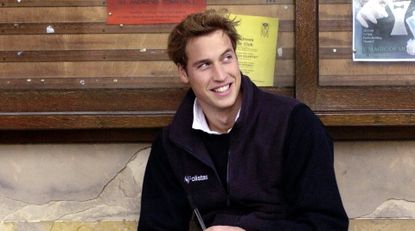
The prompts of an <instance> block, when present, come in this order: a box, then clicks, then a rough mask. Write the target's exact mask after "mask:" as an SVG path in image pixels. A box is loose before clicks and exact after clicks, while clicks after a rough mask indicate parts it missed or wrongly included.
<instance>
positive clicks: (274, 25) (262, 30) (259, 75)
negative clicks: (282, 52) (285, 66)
mask: <svg viewBox="0 0 415 231" xmlns="http://www.w3.org/2000/svg"><path fill="white" fill-rule="evenodd" d="M230 17H232V18H233V17H236V20H239V21H240V23H239V25H238V27H237V28H236V29H237V30H238V33H239V34H240V35H241V40H240V42H239V43H238V46H237V48H236V53H237V55H238V60H239V64H240V67H241V70H242V73H244V74H245V75H247V76H249V77H250V78H251V80H252V81H253V82H254V83H255V84H256V85H257V86H273V85H274V71H275V64H276V53H277V37H278V18H271V17H260V16H248V15H237V14H231V15H230Z"/></svg>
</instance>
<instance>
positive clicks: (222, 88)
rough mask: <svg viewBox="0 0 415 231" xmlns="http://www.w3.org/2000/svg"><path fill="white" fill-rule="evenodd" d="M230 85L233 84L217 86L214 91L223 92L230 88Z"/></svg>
mask: <svg viewBox="0 0 415 231" xmlns="http://www.w3.org/2000/svg"><path fill="white" fill-rule="evenodd" d="M230 86H231V84H227V85H224V86H222V87H218V88H215V89H213V91H214V92H216V93H223V92H225V91H227V90H228V89H229V88H230Z"/></svg>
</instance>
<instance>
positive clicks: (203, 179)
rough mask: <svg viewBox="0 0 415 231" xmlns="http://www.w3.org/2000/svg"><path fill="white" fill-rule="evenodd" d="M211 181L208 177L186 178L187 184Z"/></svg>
mask: <svg viewBox="0 0 415 231" xmlns="http://www.w3.org/2000/svg"><path fill="white" fill-rule="evenodd" d="M208 179H209V177H208V175H194V176H184V182H186V183H187V184H190V183H193V182H198V181H207V180H208Z"/></svg>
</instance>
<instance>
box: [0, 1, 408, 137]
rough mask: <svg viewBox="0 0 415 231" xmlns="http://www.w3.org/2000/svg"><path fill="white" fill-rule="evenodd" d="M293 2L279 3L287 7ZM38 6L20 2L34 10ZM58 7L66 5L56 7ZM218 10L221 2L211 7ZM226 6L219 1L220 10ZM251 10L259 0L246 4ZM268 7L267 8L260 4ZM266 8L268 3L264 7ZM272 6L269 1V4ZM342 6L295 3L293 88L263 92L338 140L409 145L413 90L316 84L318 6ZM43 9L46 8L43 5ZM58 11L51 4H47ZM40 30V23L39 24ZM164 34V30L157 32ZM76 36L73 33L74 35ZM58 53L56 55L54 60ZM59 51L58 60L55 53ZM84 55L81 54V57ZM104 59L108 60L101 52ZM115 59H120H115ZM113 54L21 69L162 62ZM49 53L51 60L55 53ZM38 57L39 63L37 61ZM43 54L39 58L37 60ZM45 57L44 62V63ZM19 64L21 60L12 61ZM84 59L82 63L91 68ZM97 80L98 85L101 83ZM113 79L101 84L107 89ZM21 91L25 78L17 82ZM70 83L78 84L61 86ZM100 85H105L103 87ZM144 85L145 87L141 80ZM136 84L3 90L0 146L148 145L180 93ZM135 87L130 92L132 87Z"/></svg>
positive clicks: (69, 55) (163, 85)
mask: <svg viewBox="0 0 415 231" xmlns="http://www.w3.org/2000/svg"><path fill="white" fill-rule="evenodd" d="M292 1H293V0H286V1H284V3H287V4H292ZM43 2H44V1H31V2H23V4H26V6H27V7H30V6H31V4H35V5H36V6H40V5H39V4H43ZM60 2H61V4H63V5H64V6H67V5H71V4H73V3H72V1H68V2H66V1H60ZM213 2H215V3H216V4H222V2H221V1H212V3H213ZM225 2H226V1H224V3H225ZM251 2H252V3H257V2H260V1H251ZM264 2H265V3H261V4H267V2H268V1H264ZM270 2H271V1H270ZM272 2H275V1H272ZM321 2H325V3H344V2H346V0H320V1H318V0H297V1H296V2H295V8H296V9H295V13H296V20H295V44H294V45H295V52H294V54H293V51H292V49H287V50H288V53H287V52H285V53H284V55H288V57H286V59H290V58H291V57H292V56H295V76H296V82H295V89H293V88H292V87H279V88H278V87H271V88H266V90H268V91H271V92H273V93H278V94H284V95H288V96H295V97H297V98H298V99H299V100H301V101H303V102H305V103H306V104H308V105H309V106H310V107H311V108H312V109H313V110H314V111H315V112H316V113H317V115H318V116H320V118H321V119H322V121H323V122H324V123H325V125H327V127H328V129H329V131H330V132H331V133H332V136H333V137H334V138H335V139H338V140H356V139H360V140H361V139H365V140H366V139H414V138H415V129H413V128H414V126H415V100H413V99H415V88H414V87H402V86H401V87H396V86H395V87H394V86H376V87H362V86H360V87H352V86H347V87H344V86H320V85H319V58H320V48H319V17H318V14H319V3H321ZM224 3H223V4H224ZM16 4H18V3H16V2H15V1H11V0H10V1H6V3H5V5H3V6H6V7H7V6H14V5H16ZM48 4H50V3H45V6H47V5H48ZM54 4H57V3H54ZM76 4H77V6H78V5H79V4H86V6H99V5H102V4H103V3H102V2H100V1H97V0H94V1H79V2H77V3H76ZM291 24H292V21H291V22H290V21H285V22H283V23H282V25H284V27H283V29H284V31H292V27H291ZM45 25H46V24H45ZM45 25H44V24H42V23H40V24H33V25H31V26H30V28H31V29H30V30H34V31H32V32H31V33H34V34H36V33H39V32H38V31H41V30H42V29H43V28H44V27H45ZM76 25H78V24H76V23H75V24H71V23H68V24H66V23H63V24H56V25H55V27H56V28H59V26H62V29H64V30H65V31H72V30H73V28H78V27H77V26H76ZM83 26H84V27H87V28H88V30H90V31H91V32H93V33H103V32H105V31H106V32H105V33H107V32H108V31H109V30H111V32H114V33H121V31H122V32H125V31H129V30H133V31H132V32H137V31H140V32H141V31H146V32H151V33H153V32H156V31H159V30H160V27H152V26H149V27H137V26H135V27H131V28H130V27H128V26H125V27H122V28H115V27H108V26H106V25H104V24H102V23H87V24H85V25H83ZM0 29H1V30H2V31H3V30H4V31H8V32H9V33H12V34H13V33H20V32H19V28H16V27H15V26H13V25H12V24H3V25H1V24H0ZM161 29H162V30H163V31H168V30H170V29H171V25H168V26H166V27H163V28H161ZM74 33H77V31H74ZM56 52H57V53H56ZM59 52H60V53H59ZM82 52H87V53H88V55H82ZM108 52H109V53H108ZM120 52H121V53H120ZM125 52H131V51H129V50H122V51H121V50H120V51H118V52H117V53H114V52H112V51H110V50H108V51H104V53H102V51H94V50H89V51H70V52H68V51H65V52H61V51H44V53H37V52H32V53H31V52H26V53H25V57H24V58H26V59H27V60H26V61H28V62H32V61H34V60H39V59H40V60H43V59H44V60H43V61H45V62H48V61H49V59H50V56H52V57H59V58H61V59H62V60H61V61H73V60H77V58H79V57H89V59H91V60H98V61H99V60H106V59H108V58H110V59H111V60H115V61H117V60H120V61H121V60H124V58H125V57H127V56H128V57H130V58H132V59H134V60H165V59H166V57H165V54H164V53H163V51H162V50H147V51H146V52H144V53H140V54H137V53H131V54H130V53H125ZM55 53H56V54H55ZM39 55H40V56H39ZM42 55H43V56H42ZM45 55H46V56H48V57H46V56H45ZM15 58H16V56H15V54H14V53H10V54H9V53H8V52H3V56H2V61H5V62H9V61H11V62H14V61H15V60H13V59H15ZM19 59H20V60H21V59H22V57H19ZM91 60H84V61H91ZM102 80H103V79H100V81H102ZM112 80H113V79H112V78H108V81H109V82H111V81H112ZM21 81H23V82H22V83H19V84H20V85H23V86H24V81H28V80H26V79H21ZM66 81H69V82H67V83H66V85H68V84H69V85H70V84H71V82H70V81H77V82H74V84H79V79H74V80H71V79H67V80H66ZM105 81H106V80H105ZM144 81H146V80H144ZM163 81H164V80H163V79H161V82H157V83H155V82H142V83H140V84H139V85H140V86H141V87H140V88H129V87H128V84H126V85H124V86H122V87H121V88H111V87H108V88H105V87H102V84H103V85H105V84H107V83H105V82H104V83H100V84H101V85H100V86H98V87H92V88H87V89H82V88H79V87H75V88H65V87H64V86H63V87H62V88H59V89H57V88H45V87H44V86H42V84H41V83H39V84H38V85H35V84H34V83H33V82H32V83H31V86H35V87H34V88H21V89H20V88H13V89H7V88H4V87H2V89H1V90H0V99H1V103H0V105H1V111H0V128H1V130H2V131H1V135H0V137H1V141H0V143H32V142H36V143H37V142H139V141H142V142H148V141H151V140H152V139H153V138H154V136H155V134H157V132H158V131H159V129H160V128H161V127H163V126H165V125H167V124H168V123H169V122H170V120H171V119H172V117H173V115H174V112H175V109H176V108H177V106H178V104H179V103H180V100H181V98H182V97H183V95H184V94H185V92H186V90H187V89H186V88H185V87H183V86H180V85H174V84H173V85H172V84H171V82H163ZM136 86H137V85H136Z"/></svg>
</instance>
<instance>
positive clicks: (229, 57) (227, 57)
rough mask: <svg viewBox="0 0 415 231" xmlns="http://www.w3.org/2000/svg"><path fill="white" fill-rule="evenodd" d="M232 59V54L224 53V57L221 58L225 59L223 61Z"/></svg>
mask: <svg viewBox="0 0 415 231" xmlns="http://www.w3.org/2000/svg"><path fill="white" fill-rule="evenodd" d="M232 59H233V55H226V56H225V57H224V59H223V61H225V62H229V61H230V60H232Z"/></svg>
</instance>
